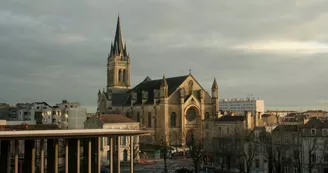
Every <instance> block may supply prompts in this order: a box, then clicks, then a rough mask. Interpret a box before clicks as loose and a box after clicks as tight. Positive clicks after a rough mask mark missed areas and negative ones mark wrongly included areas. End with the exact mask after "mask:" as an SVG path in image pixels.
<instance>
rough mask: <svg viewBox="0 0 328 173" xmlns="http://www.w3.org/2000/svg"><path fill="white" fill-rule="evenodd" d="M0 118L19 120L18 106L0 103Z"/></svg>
mask: <svg viewBox="0 0 328 173" xmlns="http://www.w3.org/2000/svg"><path fill="white" fill-rule="evenodd" d="M0 118H1V119H4V120H17V109H16V106H11V105H9V104H6V103H0Z"/></svg>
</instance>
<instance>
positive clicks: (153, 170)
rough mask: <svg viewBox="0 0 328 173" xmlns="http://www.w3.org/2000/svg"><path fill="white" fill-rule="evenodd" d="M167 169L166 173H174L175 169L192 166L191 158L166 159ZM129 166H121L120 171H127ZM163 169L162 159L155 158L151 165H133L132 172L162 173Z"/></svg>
mask: <svg viewBox="0 0 328 173" xmlns="http://www.w3.org/2000/svg"><path fill="white" fill-rule="evenodd" d="M166 162H167V164H166V165H167V169H168V173H174V172H175V170H177V169H180V168H183V167H185V168H189V169H190V168H192V167H191V165H192V160H191V159H176V160H171V159H168V160H167V161H166ZM129 171H130V168H129V167H121V172H129ZM163 171H164V160H163V159H161V160H157V163H156V164H152V165H141V164H137V165H135V166H134V172H135V173H162V172H163Z"/></svg>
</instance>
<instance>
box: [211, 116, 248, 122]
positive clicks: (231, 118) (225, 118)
mask: <svg viewBox="0 0 328 173" xmlns="http://www.w3.org/2000/svg"><path fill="white" fill-rule="evenodd" d="M244 120H245V116H230V115H225V116H222V117H220V118H219V119H217V120H216V121H244Z"/></svg>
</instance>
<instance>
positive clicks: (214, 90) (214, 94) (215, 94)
mask: <svg viewBox="0 0 328 173" xmlns="http://www.w3.org/2000/svg"><path fill="white" fill-rule="evenodd" d="M212 98H219V87H218V83H217V82H216V79H215V78H214V81H213V84H212Z"/></svg>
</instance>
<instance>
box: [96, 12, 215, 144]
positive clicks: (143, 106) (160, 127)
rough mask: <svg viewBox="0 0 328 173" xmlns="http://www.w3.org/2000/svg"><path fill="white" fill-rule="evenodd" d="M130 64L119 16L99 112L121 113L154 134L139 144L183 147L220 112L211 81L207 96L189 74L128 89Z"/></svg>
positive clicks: (152, 81) (147, 78)
mask: <svg viewBox="0 0 328 173" xmlns="http://www.w3.org/2000/svg"><path fill="white" fill-rule="evenodd" d="M130 78H131V61H130V55H129V53H128V51H127V45H126V44H125V43H124V42H123V37H122V28H121V24H120V17H118V19H117V26H116V33H115V38H114V43H113V44H112V45H111V50H110V52H109V54H108V57H107V86H106V91H105V90H103V91H100V90H99V92H98V111H99V112H100V113H111V112H117V113H121V114H123V115H125V116H127V117H129V118H132V119H133V120H135V121H137V122H139V123H140V126H141V127H142V128H145V129H149V130H151V131H154V133H153V134H152V136H153V137H152V138H148V137H147V138H143V137H141V138H140V142H144V143H148V144H156V143H157V144H158V143H161V142H166V143H170V145H182V146H184V145H185V144H186V142H190V141H187V139H190V136H191V135H193V136H194V137H195V138H197V139H200V138H201V136H202V128H201V124H202V123H201V122H202V120H203V119H204V118H205V117H210V116H217V114H218V112H219V103H218V98H219V88H218V85H217V82H216V80H215V79H214V81H213V85H212V92H211V93H208V92H206V91H205V89H204V88H203V87H202V86H201V85H200V83H199V82H198V81H197V80H196V78H194V76H193V75H192V74H188V75H184V76H177V77H170V78H166V77H165V75H163V78H162V79H155V80H154V79H151V78H150V77H146V78H145V79H144V80H143V81H142V82H140V83H139V84H137V85H136V86H135V87H133V88H131V82H130Z"/></svg>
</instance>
